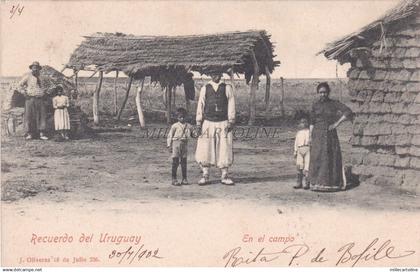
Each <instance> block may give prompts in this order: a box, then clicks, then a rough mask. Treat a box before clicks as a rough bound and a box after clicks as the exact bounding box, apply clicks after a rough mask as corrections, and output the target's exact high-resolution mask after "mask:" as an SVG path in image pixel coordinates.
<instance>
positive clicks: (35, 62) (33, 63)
mask: <svg viewBox="0 0 420 272" xmlns="http://www.w3.org/2000/svg"><path fill="white" fill-rule="evenodd" d="M32 66H38V68H39V70H41V69H42V67H41V65H40V64H39V62H37V61H34V62H32V64H31V65H29V69H32Z"/></svg>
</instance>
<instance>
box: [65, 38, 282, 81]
mask: <svg viewBox="0 0 420 272" xmlns="http://www.w3.org/2000/svg"><path fill="white" fill-rule="evenodd" d="M252 51H254V52H255V55H256V58H257V62H258V64H259V66H260V67H261V68H260V74H264V73H265V66H267V67H268V69H269V71H270V72H272V71H273V70H274V68H275V66H278V65H279V62H277V61H274V57H275V55H274V53H273V51H274V50H273V44H272V43H271V41H270V35H268V34H267V33H266V32H265V31H246V32H230V33H222V34H214V35H192V36H172V37H171V36H134V35H125V34H121V33H116V34H111V33H96V34H95V35H92V36H86V37H85V40H84V41H83V42H82V43H81V44H80V46H79V47H78V48H77V49H76V50H75V51H74V52H73V54H72V55H71V57H70V60H69V62H68V64H67V65H66V67H67V68H71V69H74V70H86V69H87V68H89V67H91V68H93V69H95V70H99V71H104V72H110V71H116V70H118V71H123V72H124V73H125V74H127V75H130V76H133V77H135V78H142V77H144V76H152V77H153V76H155V77H156V76H158V75H161V74H162V73H166V74H172V73H178V74H180V73H181V74H183V73H184V72H185V71H187V70H189V69H190V70H192V71H197V72H200V73H202V74H208V73H209V72H214V71H217V72H222V73H226V72H227V71H228V69H230V68H233V70H234V72H235V73H244V74H246V75H250V74H252V71H253V66H252V61H251V52H252Z"/></svg>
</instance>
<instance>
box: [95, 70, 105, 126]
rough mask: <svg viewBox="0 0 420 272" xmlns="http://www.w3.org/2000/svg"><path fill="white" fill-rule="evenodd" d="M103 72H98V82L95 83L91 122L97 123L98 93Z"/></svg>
mask: <svg viewBox="0 0 420 272" xmlns="http://www.w3.org/2000/svg"><path fill="white" fill-rule="evenodd" d="M103 75H104V73H103V72H102V71H100V72H99V78H98V84H97V85H96V89H95V92H94V93H93V123H94V124H95V125H98V124H99V93H100V92H101V87H102V80H103Z"/></svg>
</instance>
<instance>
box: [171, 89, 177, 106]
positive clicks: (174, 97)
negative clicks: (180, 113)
mask: <svg viewBox="0 0 420 272" xmlns="http://www.w3.org/2000/svg"><path fill="white" fill-rule="evenodd" d="M172 90H173V91H172V108H173V109H176V101H175V100H176V87H173V88H172Z"/></svg>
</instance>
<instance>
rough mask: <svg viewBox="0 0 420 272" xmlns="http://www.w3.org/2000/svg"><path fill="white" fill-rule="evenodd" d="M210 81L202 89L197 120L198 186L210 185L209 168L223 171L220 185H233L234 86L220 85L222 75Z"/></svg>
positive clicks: (219, 74)
mask: <svg viewBox="0 0 420 272" xmlns="http://www.w3.org/2000/svg"><path fill="white" fill-rule="evenodd" d="M210 77H211V79H212V80H211V81H210V82H208V83H207V84H206V85H204V86H203V87H202V88H201V91H200V97H199V99H198V104H197V113H196V121H197V126H198V128H199V131H201V135H200V137H199V138H198V141H197V150H196V154H195V158H196V160H197V162H198V163H199V165H200V167H201V169H202V170H203V176H202V178H201V179H200V181H199V182H198V184H199V185H205V184H208V183H209V169H210V167H211V166H215V167H217V168H219V169H221V172H222V176H221V183H222V184H225V185H234V182H233V181H232V179H230V178H229V176H228V169H229V167H230V166H231V165H232V163H233V136H232V129H233V125H234V124H235V113H236V111H235V96H234V93H233V89H232V86H231V85H229V84H225V83H223V82H221V79H222V73H217V72H216V73H213V74H211V75H210Z"/></svg>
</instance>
